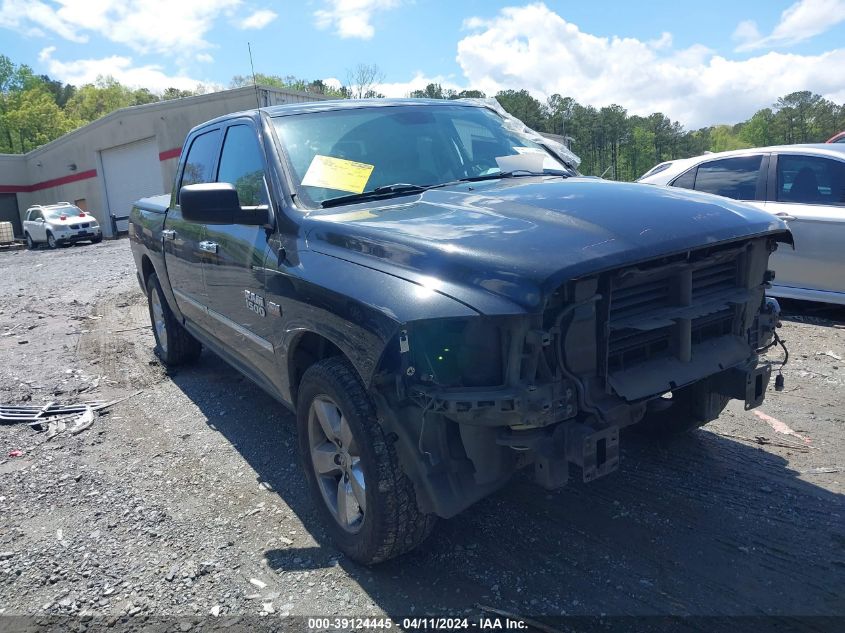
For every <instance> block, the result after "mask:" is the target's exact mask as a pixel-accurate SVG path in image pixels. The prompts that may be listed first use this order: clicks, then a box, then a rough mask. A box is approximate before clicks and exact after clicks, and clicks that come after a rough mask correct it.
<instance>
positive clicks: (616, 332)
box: [599, 249, 744, 377]
mask: <svg viewBox="0 0 845 633" xmlns="http://www.w3.org/2000/svg"><path fill="white" fill-rule="evenodd" d="M742 250H743V249H734V250H732V251H731V252H727V251H721V252H718V253H715V254H709V255H704V256H701V255H700V254H695V253H694V254H692V255H691V256H690V257H689V258H688V259H687V261H686V262H682V261H673V262H665V263H664V264H663V265H662V266H660V265H658V266H653V267H647V266H646V267H640V268H639V269H636V270H627V271H620V272H619V273H618V274H616V275H609V276H608V277H606V278H605V281H604V287H605V290H606V292H607V294H606V302H605V303H604V309H605V310H606V314H607V329H606V330H604V337H603V338H604V342H605V346H604V351H605V353H606V356H605V357H604V358H599V367H600V368H601V369H602V370H604V375H605V377H606V376H607V374H612V373H615V372H620V371H626V370H631V369H636V367H637V366H639V365H642V364H645V363H647V362H649V361H652V360H659V359H664V358H673V357H677V358H679V359H682V358H684V356H685V354H689V349H690V346H695V345H699V344H701V343H705V342H707V341H710V340H713V339H717V338H719V337H722V336H727V335H731V334H735V335H738V334H739V333H738V332H737V331H735V330H737V329H738V327H739V326H738V325H737V321H738V314H739V313H738V307H737V305H736V291H737V290H738V289H741V288H744V284H743V282H742V278H741V275H740V265H741V262H742ZM720 303H722V306H721V307H719V306H720ZM711 304H712V305H713V308H714V309H716V310H717V311H716V312H713V313H711V314H705V315H702V316H697V317H696V316H695V312H696V310H700V309H702V308H703V309H707V308H708V306H710V305H711ZM690 312H692V314H690ZM699 314H700V312H699ZM687 315H689V316H687ZM690 319H691V320H690ZM600 349H601V348H600ZM684 350H686V351H684Z"/></svg>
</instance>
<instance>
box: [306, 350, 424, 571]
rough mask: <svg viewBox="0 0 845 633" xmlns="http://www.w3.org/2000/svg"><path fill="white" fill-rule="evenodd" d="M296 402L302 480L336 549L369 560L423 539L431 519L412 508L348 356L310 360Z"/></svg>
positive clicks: (408, 487) (407, 484)
mask: <svg viewBox="0 0 845 633" xmlns="http://www.w3.org/2000/svg"><path fill="white" fill-rule="evenodd" d="M297 405H298V406H297V427H298V435H299V450H300V455H301V458H302V465H303V469H304V471H305V477H306V479H307V480H308V486H309V488H310V490H311V496H312V498H313V499H314V502H315V504H316V505H317V508H318V512H319V514H320V515H321V517H322V519H323V522H324V524H325V526H326V528H327V530H328V532H329V533H330V535H331V537H332V539H333V540H334V542H335V544H336V545H337V547H338V548H339V549H340V550H341V551H342V552H343V553H344V554H346V555H347V556H349V558H351V559H352V560H355V561H357V562H359V563H363V564H365V565H372V564H375V563H379V562H382V561H385V560H387V559H389V558H393V557H394V556H398V555H400V554H403V553H405V552H408V551H410V550H412V549H414V548H415V547H416V546H417V545H419V544H420V543H422V542H423V541H424V540H425V539H426V538H427V537H428V535H429V534H430V533H431V530H432V529H433V527H434V524H435V522H436V517H435V516H434V515H429V514H424V513H422V512H420V510H419V508H418V507H417V501H416V495H415V494H414V486H413V484H412V483H411V481H410V480H409V479H408V477H407V476H406V475H405V473H404V472H403V471H402V468H401V467H400V465H399V459H398V456H397V454H396V447H395V446H394V445H393V443H392V442H391V441H390V440H389V439H388V436H387V433H386V432H385V431H384V429H383V428H382V426H381V425H380V424H379V422H378V420H377V418H376V413H375V407H374V406H373V404H372V401H371V400H370V398H369V397H368V396H367V393H366V391H365V390H364V386H363V385H362V384H361V381H360V380H359V379H358V376H357V374H356V373H355V371H354V369H353V368H352V367H351V365H350V364H349V363H348V361H346V360H345V359H344V358H341V357H338V356H335V357H331V358H326V359H323V360H321V361H319V362H317V363H315V364H314V365H312V366H311V367H310V368H309V369H308V370H307V371H306V372H305V375H304V376H303V377H302V383H301V386H300V389H299V397H298V400H297Z"/></svg>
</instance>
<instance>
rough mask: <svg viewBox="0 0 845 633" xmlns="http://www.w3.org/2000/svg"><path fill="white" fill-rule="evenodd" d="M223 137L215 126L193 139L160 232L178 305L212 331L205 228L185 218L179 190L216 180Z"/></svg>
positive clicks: (197, 322) (199, 324) (190, 316)
mask: <svg viewBox="0 0 845 633" xmlns="http://www.w3.org/2000/svg"><path fill="white" fill-rule="evenodd" d="M220 137H221V131H220V129H219V128H216V129H211V130H209V131H207V132H203V133H202V134H199V135H197V136H195V137H194V138H193V139H191V140H190V147H189V149H188V154H187V156H186V158H185V162H184V166H183V167H182V168H181V171H180V174H179V176H178V180H177V186H176V190H175V192H174V194H173V197H172V198H171V204H170V210H169V211H168V212H167V218H166V220H165V224H164V230H163V231H162V232H161V233H162V242H163V244H164V253H165V255H164V257H165V265H166V266H167V276H168V277H169V279H170V284H171V287H172V288H173V294H174V295H175V296H176V305H177V306H178V307H179V310H180V311H181V312H182V314H183V315H184V316H185V317H186V318H187V319H188V320H190V321H192V322H193V323H194V324H195V325H197V326H199V327H200V328H202V329H203V330H206V331H208V332H209V333H211V332H212V329H213V328H212V326H211V323H210V320H209V317H208V312H207V309H208V293H207V292H206V288H205V280H204V279H203V270H202V262H203V256H204V253H203V251H201V250H200V242H202V241H203V240H204V239H205V236H206V229H205V226H204V225H203V224H198V223H195V222H189V221H188V220H186V219H184V218H183V217H182V210H181V208H180V206H179V189H180V188H181V187H183V186H185V185H193V184H196V183H203V182H212V181H213V180H214V168H215V166H216V158H217V153H218V150H219V147H220Z"/></svg>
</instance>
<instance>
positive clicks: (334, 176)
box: [302, 154, 375, 193]
mask: <svg viewBox="0 0 845 633" xmlns="http://www.w3.org/2000/svg"><path fill="white" fill-rule="evenodd" d="M374 168H375V166H374V165H368V164H367V163H356V162H355V161H353V160H345V159H343V158H334V157H332V156H322V155H320V154H317V155H316V156H314V160H312V161H311V165H310V166H309V167H308V171H307V172H305V178H303V179H302V184H303V185H305V186H306V187H324V188H325V189H337V190H338V191H348V192H350V193H361V192H362V191H364V187H366V186H367V181H368V180H369V179H370V174H372V173H373V169H374Z"/></svg>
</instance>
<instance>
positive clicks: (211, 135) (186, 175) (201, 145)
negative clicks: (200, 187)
mask: <svg viewBox="0 0 845 633" xmlns="http://www.w3.org/2000/svg"><path fill="white" fill-rule="evenodd" d="M219 139H220V130H212V131H211V132H206V133H205V134H200V135H199V136H197V137H195V138H194V140H193V142H192V143H191V149H189V150H188V156H187V158H186V159H185V169H184V171H183V172H182V184H181V185H180V188H181V187H185V186H186V185H195V184H198V183H202V182H212V181H213V180H214V174H213V172H212V169H213V167H214V158H215V155H216V152H217V143H218V141H219Z"/></svg>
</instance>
